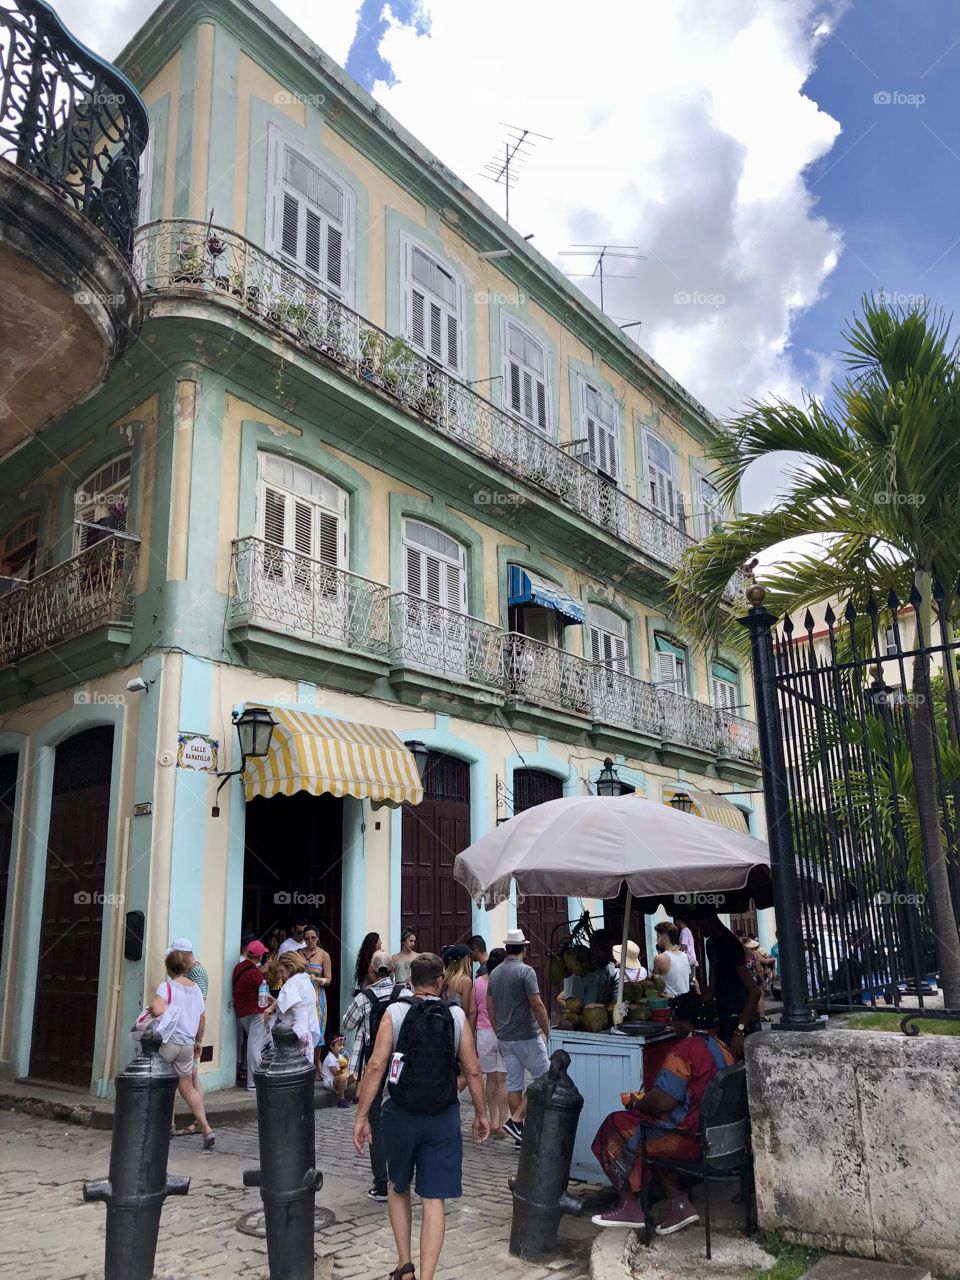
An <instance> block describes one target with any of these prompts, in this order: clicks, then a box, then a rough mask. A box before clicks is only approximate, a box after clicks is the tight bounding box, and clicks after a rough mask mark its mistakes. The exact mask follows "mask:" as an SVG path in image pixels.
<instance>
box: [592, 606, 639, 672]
mask: <svg viewBox="0 0 960 1280" xmlns="http://www.w3.org/2000/svg"><path fill="white" fill-rule="evenodd" d="M589 622H590V657H591V659H592V660H593V661H594V662H602V663H603V665H604V666H605V667H610V668H611V669H612V670H613V671H621V672H624V673H626V672H629V670H630V659H629V651H628V648H627V620H626V618H622V617H621V616H620V614H619V613H614V612H613V610H612V609H607V608H605V607H604V606H603V605H601V604H592V605H591V606H590V614H589Z"/></svg>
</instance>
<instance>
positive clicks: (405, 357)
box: [380, 338, 416, 397]
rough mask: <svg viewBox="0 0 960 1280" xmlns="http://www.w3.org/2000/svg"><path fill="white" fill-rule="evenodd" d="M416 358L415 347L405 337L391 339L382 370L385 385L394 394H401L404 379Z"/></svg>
mask: <svg viewBox="0 0 960 1280" xmlns="http://www.w3.org/2000/svg"><path fill="white" fill-rule="evenodd" d="M415 359H416V355H415V353H414V350H413V348H412V347H410V346H408V345H407V343H406V342H404V340H403V338H393V339H392V340H391V341H390V343H389V345H388V346H387V348H386V351H385V352H384V356H383V366H382V368H381V371H380V372H381V377H382V379H383V385H384V387H386V389H387V390H388V391H389V392H391V393H392V394H393V395H395V396H398V397H399V396H401V393H402V391H403V383H404V380H405V378H406V375H407V374H408V373H409V371H410V366H411V364H412V363H413V361H414V360H415Z"/></svg>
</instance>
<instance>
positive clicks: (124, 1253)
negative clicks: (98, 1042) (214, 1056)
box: [83, 1030, 190, 1280]
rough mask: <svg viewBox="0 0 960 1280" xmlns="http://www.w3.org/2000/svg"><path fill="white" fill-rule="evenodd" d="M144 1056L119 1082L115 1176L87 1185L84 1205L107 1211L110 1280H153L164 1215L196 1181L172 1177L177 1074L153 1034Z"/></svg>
mask: <svg viewBox="0 0 960 1280" xmlns="http://www.w3.org/2000/svg"><path fill="white" fill-rule="evenodd" d="M140 1046H141V1048H140V1053H139V1055H138V1056H137V1057H136V1058H134V1060H133V1061H132V1062H131V1063H130V1065H129V1066H128V1067H127V1068H126V1070H124V1071H121V1072H120V1073H119V1074H118V1076H117V1080H116V1089H117V1105H116V1108H115V1110H114V1116H113V1140H112V1142H111V1144H110V1173H109V1175H108V1176H107V1177H106V1178H104V1179H101V1181H99V1182H85V1183H84V1184H83V1198H84V1200H104V1201H105V1202H106V1205H107V1247H106V1255H105V1259H104V1280H151V1277H152V1275H153V1263H154V1258H155V1256H156V1252H157V1233H158V1232H159V1230H160V1214H161V1212H162V1210H163V1202H164V1200H165V1199H166V1198H167V1196H185V1195H186V1194H187V1192H188V1191H189V1190H190V1179H189V1178H183V1177H176V1176H175V1177H170V1178H168V1177H167V1156H168V1155H169V1154H170V1123H171V1121H172V1120H173V1100H174V1095H175V1094H176V1092H177V1073H176V1072H175V1071H174V1069H173V1067H171V1066H170V1064H169V1062H165V1061H164V1059H163V1058H161V1057H160V1055H159V1053H158V1052H157V1051H158V1050H159V1048H160V1037H159V1036H158V1035H157V1033H156V1032H155V1031H152V1030H151V1031H148V1032H146V1034H145V1035H143V1036H142V1037H141V1040H140Z"/></svg>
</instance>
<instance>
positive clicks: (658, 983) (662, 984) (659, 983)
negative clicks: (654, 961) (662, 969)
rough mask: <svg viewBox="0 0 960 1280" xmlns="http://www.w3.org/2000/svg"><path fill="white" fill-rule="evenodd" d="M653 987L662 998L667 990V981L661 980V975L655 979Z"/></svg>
mask: <svg viewBox="0 0 960 1280" xmlns="http://www.w3.org/2000/svg"><path fill="white" fill-rule="evenodd" d="M653 985H654V986H655V987H656V989H657V995H660V996H662V995H663V993H664V992H665V991H666V989H667V981H666V979H665V978H661V977H660V975H659V973H658V974H657V975H656V976H655V978H654V979H653Z"/></svg>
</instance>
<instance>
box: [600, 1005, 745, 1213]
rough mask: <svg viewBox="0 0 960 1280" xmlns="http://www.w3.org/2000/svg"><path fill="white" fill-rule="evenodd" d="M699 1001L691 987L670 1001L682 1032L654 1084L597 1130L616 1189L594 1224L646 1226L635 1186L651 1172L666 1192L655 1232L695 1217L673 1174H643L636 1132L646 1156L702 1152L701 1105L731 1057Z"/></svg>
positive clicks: (693, 1157)
mask: <svg viewBox="0 0 960 1280" xmlns="http://www.w3.org/2000/svg"><path fill="white" fill-rule="evenodd" d="M711 1024H712V1017H708V1015H707V1013H706V1011H705V1008H704V1004H703V1000H702V999H701V997H700V996H699V995H697V994H696V992H693V991H691V992H689V993H687V994H686V995H682V996H678V997H677V999H676V1002H675V1003H674V1006H673V1029H674V1032H675V1033H676V1035H677V1036H678V1037H679V1038H678V1040H677V1042H676V1044H674V1045H673V1046H672V1047H671V1049H670V1051H669V1053H668V1054H667V1057H666V1058H665V1059H664V1063H663V1066H662V1067H661V1069H660V1073H659V1074H658V1076H657V1078H656V1080H655V1082H654V1084H653V1088H651V1089H648V1090H647V1091H646V1093H642V1094H634V1095H633V1097H632V1099H631V1101H630V1104H629V1107H630V1109H629V1110H627V1111H614V1112H613V1113H612V1114H611V1115H609V1116H607V1118H606V1120H604V1122H603V1124H602V1125H601V1126H600V1128H599V1129H598V1130H597V1136H596V1137H595V1138H594V1140H593V1145H592V1147H591V1150H592V1151H593V1154H594V1155H595V1156H596V1158H597V1160H598V1161H599V1162H600V1166H601V1168H602V1169H603V1171H604V1173H605V1174H606V1175H607V1177H608V1178H609V1179H610V1181H611V1182H612V1183H613V1185H614V1186H615V1187H616V1189H617V1191H618V1192H619V1193H620V1200H619V1202H618V1204H617V1205H616V1207H615V1208H613V1209H611V1210H610V1211H609V1212H608V1213H600V1214H597V1215H596V1216H595V1217H594V1219H593V1221H594V1223H596V1225H597V1226H598V1227H630V1228H633V1229H636V1228H637V1227H642V1226H643V1225H644V1221H643V1210H642V1208H641V1205H640V1191H641V1188H642V1187H643V1186H644V1184H645V1182H646V1181H647V1180H648V1178H649V1177H651V1176H652V1175H655V1176H656V1177H657V1178H658V1180H659V1181H660V1183H661V1184H662V1185H663V1187H664V1190H665V1191H666V1193H667V1198H666V1200H665V1201H664V1203H663V1204H662V1205H661V1206H659V1222H658V1225H657V1232H658V1234H660V1235H670V1234H671V1233H672V1232H674V1231H679V1230H680V1229H681V1227H686V1226H689V1225H690V1223H692V1222H696V1221H697V1216H698V1215H697V1214H696V1212H695V1211H694V1209H693V1206H692V1205H691V1204H690V1201H689V1200H688V1199H687V1198H686V1197H685V1196H684V1195H683V1192H682V1191H681V1189H680V1183H679V1181H678V1179H677V1177H676V1176H675V1175H674V1174H673V1173H671V1172H669V1171H667V1170H664V1169H656V1170H651V1171H649V1172H648V1171H646V1170H644V1168H643V1162H642V1158H641V1132H642V1131H644V1130H645V1131H646V1146H647V1151H649V1152H650V1154H651V1155H662V1156H669V1157H671V1158H673V1159H675V1160H696V1159H698V1156H699V1151H698V1145H697V1140H696V1137H695V1135H696V1132H697V1130H698V1128H699V1125H700V1103H701V1102H702V1100H703V1095H704V1093H705V1092H706V1088H707V1085H708V1084H709V1083H710V1081H711V1080H712V1079H713V1077H714V1076H715V1075H716V1074H717V1072H718V1071H720V1070H721V1069H722V1068H723V1067H730V1066H733V1063H734V1062H735V1059H734V1056H733V1054H732V1053H731V1052H730V1050H729V1049H728V1048H727V1046H726V1045H725V1044H724V1043H723V1042H722V1041H720V1040H718V1039H717V1037H716V1035H715V1034H714V1030H713V1029H712V1025H711Z"/></svg>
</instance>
